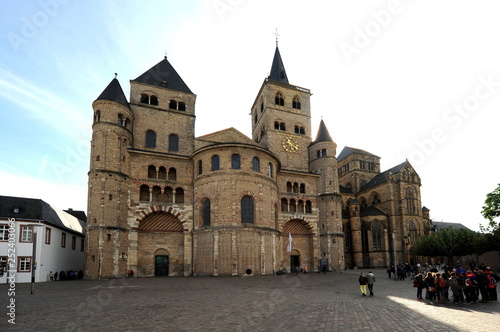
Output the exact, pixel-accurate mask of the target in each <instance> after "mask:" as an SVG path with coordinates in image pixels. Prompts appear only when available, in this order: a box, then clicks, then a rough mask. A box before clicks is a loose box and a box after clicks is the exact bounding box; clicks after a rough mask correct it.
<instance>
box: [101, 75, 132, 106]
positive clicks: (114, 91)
mask: <svg viewBox="0 0 500 332" xmlns="http://www.w3.org/2000/svg"><path fill="white" fill-rule="evenodd" d="M100 99H104V100H111V101H116V102H117V103H120V104H122V105H123V106H126V107H129V105H128V101H127V97H125V94H124V93H123V89H122V87H121V85H120V82H118V79H117V78H116V77H115V78H113V80H112V81H111V82H110V83H109V84H108V86H107V87H106V89H104V91H103V92H102V93H101V94H100V95H99V97H97V99H96V100H100Z"/></svg>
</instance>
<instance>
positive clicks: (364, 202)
mask: <svg viewBox="0 0 500 332" xmlns="http://www.w3.org/2000/svg"><path fill="white" fill-rule="evenodd" d="M359 203H360V205H361V208H362V209H364V208H366V207H368V203H367V202H366V198H364V197H361V199H360V201H359Z"/></svg>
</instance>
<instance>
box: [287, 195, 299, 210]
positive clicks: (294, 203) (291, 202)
mask: <svg viewBox="0 0 500 332" xmlns="http://www.w3.org/2000/svg"><path fill="white" fill-rule="evenodd" d="M288 208H289V210H290V212H297V203H296V202H295V200H294V199H293V198H292V199H291V200H290V204H289V205H288Z"/></svg>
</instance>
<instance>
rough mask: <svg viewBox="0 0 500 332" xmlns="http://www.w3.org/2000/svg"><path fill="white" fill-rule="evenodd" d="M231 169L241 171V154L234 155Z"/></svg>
mask: <svg viewBox="0 0 500 332" xmlns="http://www.w3.org/2000/svg"><path fill="white" fill-rule="evenodd" d="M231 168H232V169H240V168H241V158H240V155H239V154H233V155H232V156H231Z"/></svg>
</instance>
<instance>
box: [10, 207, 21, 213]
mask: <svg viewBox="0 0 500 332" xmlns="http://www.w3.org/2000/svg"><path fill="white" fill-rule="evenodd" d="M19 211H20V209H19V208H18V207H17V206H16V207H14V208H13V209H12V212H14V213H19Z"/></svg>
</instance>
